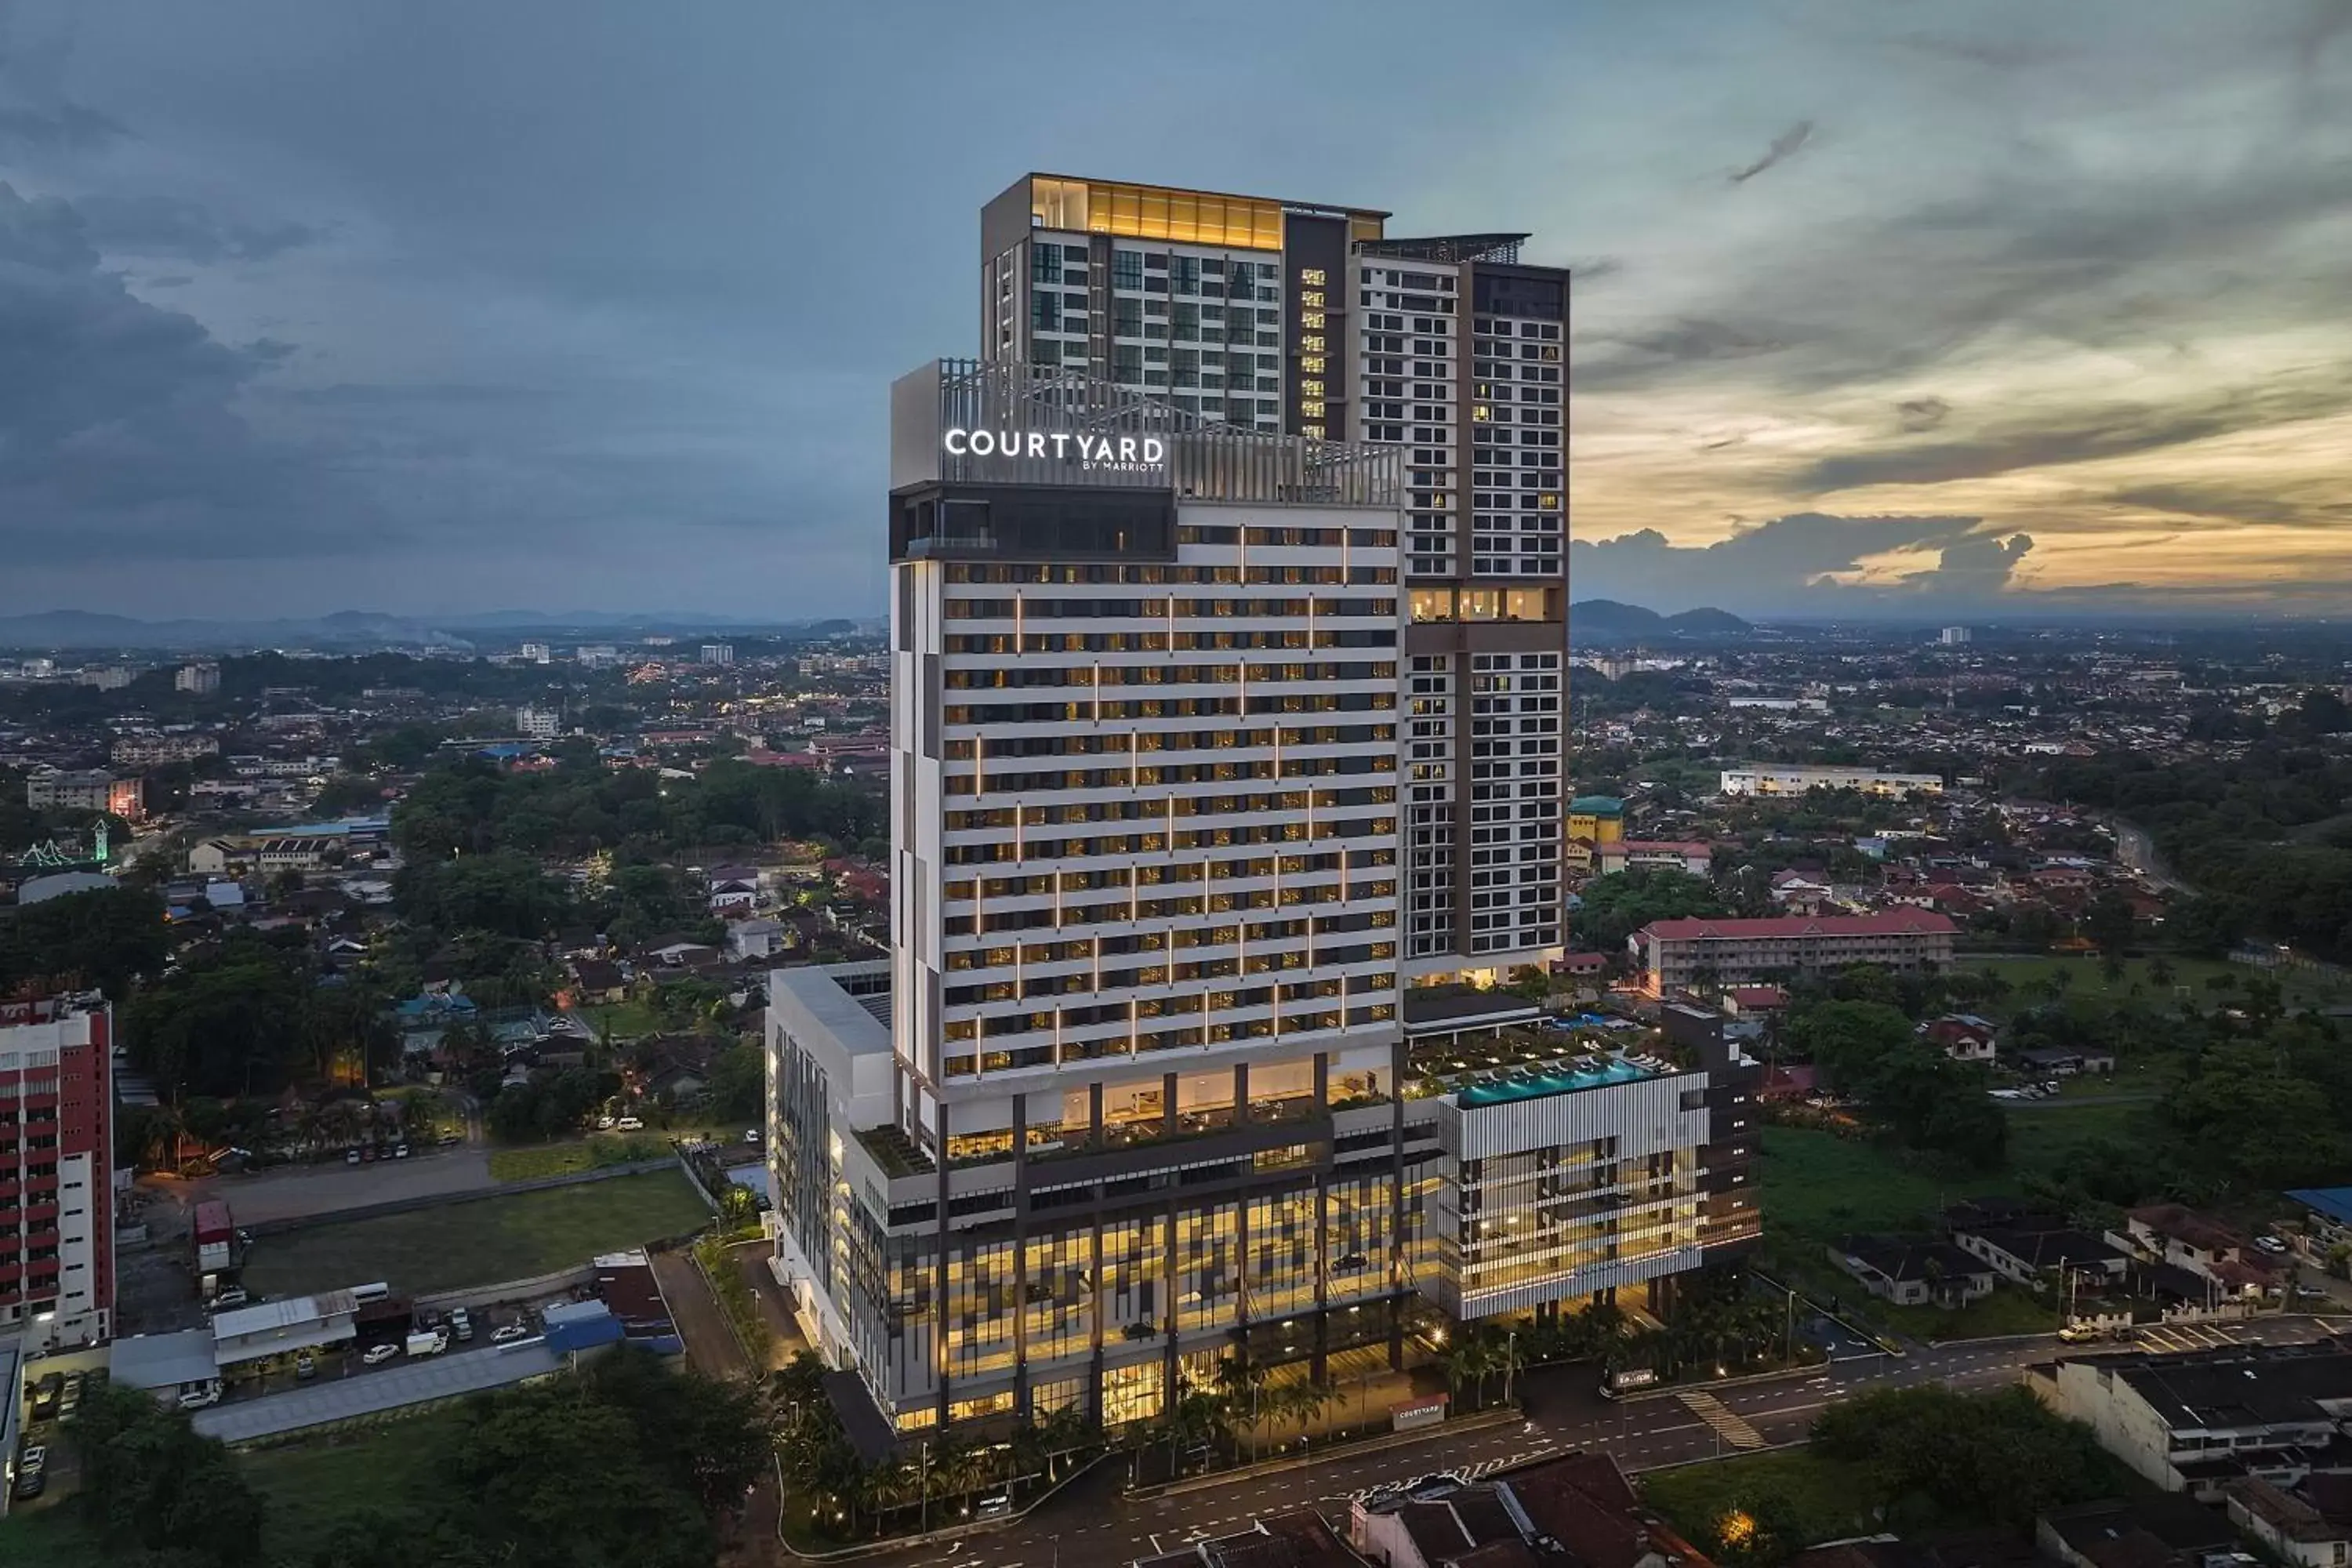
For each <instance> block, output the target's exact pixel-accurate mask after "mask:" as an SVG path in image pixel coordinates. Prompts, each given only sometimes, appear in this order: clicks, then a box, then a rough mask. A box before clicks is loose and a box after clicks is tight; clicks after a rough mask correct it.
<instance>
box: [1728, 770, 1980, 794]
mask: <svg viewBox="0 0 2352 1568" xmlns="http://www.w3.org/2000/svg"><path fill="white" fill-rule="evenodd" d="M1721 789H1722V792H1723V793H1724V794H1725V795H1802V794H1804V793H1805V792H1806V791H1807V790H1814V789H1852V790H1860V791H1861V792H1862V793H1863V794H1864V795H1941V794H1943V793H1944V781H1943V778H1942V777H1941V776H1940V775H1939V774H1936V773H1881V772H1879V771H1878V770H1877V769H1876V768H1852V767H1840V766H1837V765H1834V764H1832V763H1746V764H1745V765H1743V766H1740V767H1736V768H1726V769H1724V770H1723V782H1722V784H1721Z"/></svg>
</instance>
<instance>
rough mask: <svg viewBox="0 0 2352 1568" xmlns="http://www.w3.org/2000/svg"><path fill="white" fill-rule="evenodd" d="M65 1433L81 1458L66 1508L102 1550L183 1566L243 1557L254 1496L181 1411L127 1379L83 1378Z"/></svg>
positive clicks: (253, 1520) (253, 1530)
mask: <svg viewBox="0 0 2352 1568" xmlns="http://www.w3.org/2000/svg"><path fill="white" fill-rule="evenodd" d="M66 1436H67V1437H68V1440H69V1441H71V1443H72V1444H73V1446H74V1451H75V1453H76V1454H77V1455H78V1456H79V1458H80V1459H81V1467H82V1474H81V1488H80V1490H79V1492H78V1493H77V1494H76V1506H77V1507H78V1508H79V1510H80V1511H81V1515H82V1518H83V1519H84V1520H85V1521H88V1523H89V1526H90V1528H91V1529H92V1530H94V1531H96V1532H97V1533H98V1534H99V1535H100V1538H101V1539H103V1540H104V1541H105V1542H107V1543H108V1544H109V1545H110V1546H112V1547H115V1548H117V1549H118V1550H128V1549H131V1548H134V1547H135V1548H137V1549H139V1550H140V1551H142V1552H152V1553H155V1554H157V1555H158V1556H159V1557H160V1558H162V1559H163V1560H164V1561H168V1562H172V1563H189V1564H200V1563H222V1564H229V1563H237V1564H242V1563H248V1562H250V1561H251V1560H252V1553H253V1543H254V1542H255V1541H256V1540H257V1538H258V1537H259V1535H260V1533H261V1521H262V1501H261V1498H260V1496H259V1494H257V1492H255V1490H254V1489H253V1488H252V1486H251V1485H250V1484H249V1483H247V1480H246V1479H245V1476H244V1474H243V1472H241V1471H240V1470H238V1468H236V1461H235V1460H234V1459H232V1458H230V1457H229V1452H228V1450H227V1449H226V1447H222V1446H221V1445H220V1444H219V1443H218V1442H215V1440H213V1439H212V1438H209V1437H203V1436H197V1434H196V1431H195V1428H194V1427H193V1426H190V1425H189V1424H188V1418H187V1416H186V1415H184V1414H182V1413H181V1412H179V1411H176V1410H166V1409H164V1408H163V1406H162V1405H158V1404H157V1403H156V1402H155V1401H154V1400H153V1399H152V1397H150V1396H149V1395H148V1394H146V1393H145V1392H144V1391H142V1390H140V1389H135V1388H131V1387H130V1386H128V1385H127V1384H110V1383H98V1384H89V1386H87V1387H86V1388H85V1390H84V1392H83V1396H82V1402H81V1406H80V1408H79V1411H78V1412H77V1413H76V1415H75V1416H74V1418H73V1419H72V1420H71V1421H70V1422H68V1423H67V1426H66Z"/></svg>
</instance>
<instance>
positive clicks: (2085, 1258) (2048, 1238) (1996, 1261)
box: [1952, 1226, 2131, 1291]
mask: <svg viewBox="0 0 2352 1568" xmlns="http://www.w3.org/2000/svg"><path fill="white" fill-rule="evenodd" d="M1952 1245H1953V1246H1954V1247H1958V1248H1959V1249H1960V1250H1961V1251H1963V1252H1965V1253H1967V1254H1968V1255H1969V1257H1971V1258H1981V1259H1982V1260H1983V1261H1985V1262H1986V1263H1988V1264H1990V1265H1991V1266H1992V1268H1994V1269H1995V1270H1996V1271H1997V1272H1999V1273H2000V1276H2001V1277H2002V1278H2003V1279H2010V1280H2013V1281H2015V1282H2016V1283H2017V1284H2020V1285H2030V1286H2034V1287H2037V1288H2038V1287H2040V1286H2041V1285H2042V1284H2043V1283H2045V1282H2048V1281H2053V1280H2061V1281H2063V1280H2071V1281H2072V1288H2073V1289H2082V1290H2092V1291H2098V1290H2103V1289H2105V1288H2106V1287H2107V1286H2109V1285H2111V1284H2114V1283H2116V1282H2117V1281H2119V1280H2121V1279H2123V1278H2124V1276H2125V1272H2126V1269H2127V1268H2129V1267H2130V1265H2131V1258H2130V1256H2129V1254H2127V1253H2126V1252H2125V1251H2124V1249H2123V1248H2122V1247H2117V1246H2116V1245H2115V1244H2114V1243H2113V1242H2110V1241H2108V1240H2107V1239H2105V1237H2096V1236H2093V1235H2091V1234H2090V1233H2089V1232H2088V1231H2082V1230H2075V1229H2073V1228H2071V1227H2070V1228H2063V1229H2057V1230H2041V1229H2032V1228H2026V1229H2018V1228H2011V1227H2005V1226H1982V1227H1979V1228H1976V1229H1969V1230H1955V1231H1953V1232H1952Z"/></svg>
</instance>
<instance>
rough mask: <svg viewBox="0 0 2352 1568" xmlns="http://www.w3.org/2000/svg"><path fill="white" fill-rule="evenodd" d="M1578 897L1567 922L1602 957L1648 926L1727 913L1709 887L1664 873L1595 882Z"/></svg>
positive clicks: (1639, 872) (1641, 872) (1616, 874)
mask: <svg viewBox="0 0 2352 1568" xmlns="http://www.w3.org/2000/svg"><path fill="white" fill-rule="evenodd" d="M1580 896H1581V898H1582V900H1583V903H1582V906H1581V907H1580V909H1578V910H1577V911H1576V913H1575V914H1574V915H1572V916H1571V917H1570V921H1569V924H1570V929H1571V930H1573V931H1575V933H1576V937H1577V940H1578V941H1579V942H1580V943H1582V944H1583V945H1584V946H1585V947H1588V948H1591V949H1595V950H1597V951H1599V952H1619V951H1621V950H1622V949H1623V947H1624V945H1625V939H1626V938H1627V937H1629V936H1631V935H1633V933H1634V932H1635V931H1640V930H1641V929H1642V928H1643V926H1645V925H1648V924H1649V923H1650V922H1651V921H1663V920H1678V919H1681V918H1684V917H1685V916H1691V915H1724V914H1727V913H1728V912H1729V910H1727V908H1726V907H1725V904H1724V902H1723V900H1722V898H1721V896H1720V895H1718V894H1717V891H1716V889H1715V884H1714V883H1712V882H1710V881H1708V880H1707V879H1705V878H1703V877H1694V876H1691V875H1690V874H1689V873H1688V872H1685V871H1676V870H1673V869H1670V868H1647V867H1644V868H1639V869H1635V870H1629V871H1612V872H1611V873H1610V874H1609V875H1607V876H1605V877H1595V878H1593V879H1592V880H1591V881H1589V882H1587V883H1585V885H1584V888H1583V890H1582V893H1581V895H1580Z"/></svg>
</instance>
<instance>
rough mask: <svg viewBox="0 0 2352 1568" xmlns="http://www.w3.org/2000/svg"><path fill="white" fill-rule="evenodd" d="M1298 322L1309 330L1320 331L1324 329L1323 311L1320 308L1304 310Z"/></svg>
mask: <svg viewBox="0 0 2352 1568" xmlns="http://www.w3.org/2000/svg"><path fill="white" fill-rule="evenodd" d="M1298 324H1299V325H1300V326H1302V327H1304V328H1306V329H1307V331H1311V332H1319V331H1322V330H1323V312H1322V311H1320V310H1307V311H1304V312H1302V313H1301V314H1300V316H1299V318H1298Z"/></svg>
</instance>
